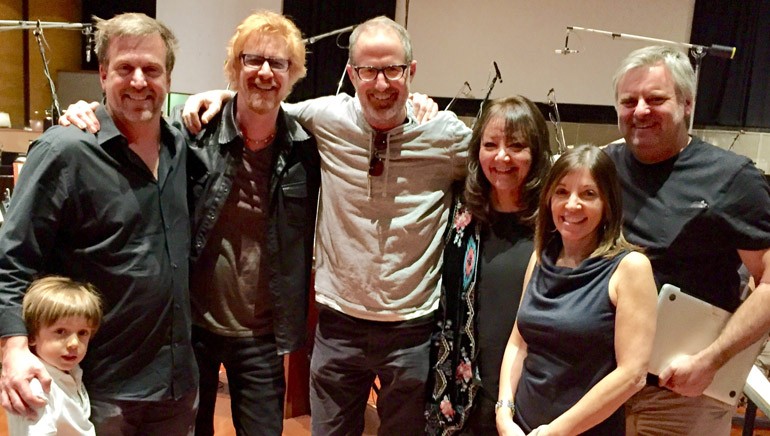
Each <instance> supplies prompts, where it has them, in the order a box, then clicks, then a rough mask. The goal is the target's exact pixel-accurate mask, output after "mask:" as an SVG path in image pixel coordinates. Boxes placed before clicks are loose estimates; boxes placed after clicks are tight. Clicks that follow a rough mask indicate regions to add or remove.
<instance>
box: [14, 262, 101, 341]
mask: <svg viewBox="0 0 770 436" xmlns="http://www.w3.org/2000/svg"><path fill="white" fill-rule="evenodd" d="M22 313H23V316H24V322H25V323H26V325H27V335H28V336H29V337H30V338H34V337H36V336H37V334H38V332H39V331H40V329H41V328H44V327H47V326H50V325H52V324H54V323H55V322H57V321H59V320H60V319H63V318H69V317H73V316H80V317H83V318H85V319H86V320H87V321H88V322H89V324H90V325H91V328H92V329H93V330H94V332H96V330H97V329H98V328H99V325H100V324H101V322H102V299H101V297H100V296H99V293H98V292H97V290H96V288H95V287H94V286H93V285H91V284H89V283H80V282H76V281H74V280H72V279H70V278H67V277H61V276H48V277H43V278H41V279H38V280H35V281H34V282H32V284H31V285H30V286H29V289H27V293H26V294H25V295H24V301H23V303H22Z"/></svg>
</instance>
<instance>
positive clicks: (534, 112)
mask: <svg viewBox="0 0 770 436" xmlns="http://www.w3.org/2000/svg"><path fill="white" fill-rule="evenodd" d="M496 117H502V118H503V119H504V120H505V135H506V139H507V140H508V141H511V142H513V141H514V139H513V137H514V135H516V134H517V133H518V134H520V135H521V137H522V138H523V139H524V142H525V143H526V144H527V146H528V147H529V149H530V152H531V154H532V164H531V165H530V168H529V173H528V174H527V177H526V178H525V179H524V184H523V186H522V187H521V190H522V192H521V196H520V200H521V206H522V210H521V211H520V212H519V216H520V219H521V221H522V222H524V223H525V224H528V225H530V226H532V227H534V225H535V218H536V217H537V203H538V198H539V196H540V188H541V186H542V184H543V180H544V179H545V176H546V174H548V169H549V168H550V167H551V147H550V139H549V134H548V126H547V125H546V122H545V119H544V118H543V115H542V114H541V113H540V110H539V109H538V108H537V106H535V104H534V103H532V102H531V101H530V100H529V99H527V98H526V97H523V96H520V95H517V96H513V97H508V98H501V99H497V100H492V101H489V102H487V104H486V106H485V107H484V111H483V112H482V113H481V117H479V119H478V121H477V122H476V125H475V126H474V127H473V135H472V136H471V142H470V145H469V150H468V177H467V178H466V179H465V192H464V200H465V204H466V206H467V207H468V209H469V210H470V211H471V213H473V216H475V217H476V218H477V219H478V220H480V221H482V222H490V221H493V220H494V215H495V211H494V209H493V208H492V207H491V201H492V186H491V185H490V183H489V180H487V178H486V176H485V175H484V171H483V170H482V168H481V164H480V163H479V150H480V149H481V139H482V136H483V134H484V129H486V127H487V125H488V124H489V122H490V121H491V120H492V119H494V118H496Z"/></svg>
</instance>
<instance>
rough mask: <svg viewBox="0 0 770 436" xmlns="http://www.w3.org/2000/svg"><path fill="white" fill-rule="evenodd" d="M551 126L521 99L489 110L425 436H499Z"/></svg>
mask: <svg viewBox="0 0 770 436" xmlns="http://www.w3.org/2000/svg"><path fill="white" fill-rule="evenodd" d="M550 159H551V150H550V145H549V136H548V126H547V125H546V122H545V119H544V118H543V116H542V114H541V113H540V110H539V109H538V108H537V106H535V104H534V103H532V102H531V101H529V100H528V99H527V98H525V97H521V96H515V97H509V98H504V99H499V100H494V101H491V102H489V103H487V105H486V107H485V108H484V111H483V113H482V114H481V117H480V118H479V120H478V121H477V123H476V125H475V126H474V129H473V135H472V137H471V142H470V147H469V152H468V176H467V178H466V180H465V187H464V190H463V192H462V194H460V195H457V196H456V197H457V198H456V201H455V204H454V207H453V209H452V211H453V215H452V217H451V218H450V220H449V228H448V230H447V237H446V248H445V250H444V270H443V275H442V296H441V303H440V307H439V310H438V312H437V323H436V325H437V327H436V330H435V333H434V336H433V345H432V347H433V349H432V353H431V374H430V377H431V380H430V382H429V384H428V386H429V388H431V391H430V392H429V393H428V404H427V411H426V415H427V419H428V421H427V432H428V433H429V434H440V435H447V434H454V433H458V434H495V432H496V428H495V401H496V398H497V391H498V378H499V373H500V364H501V362H502V358H503V352H504V349H505V344H506V342H507V339H508V334H509V333H510V331H511V328H512V327H513V322H514V319H515V318H516V309H517V308H518V305H519V299H520V297H521V289H522V284H523V280H524V273H525V270H526V266H527V263H528V261H529V258H530V255H531V253H532V250H533V230H534V223H535V219H536V216H537V202H538V198H539V194H540V188H541V185H542V183H543V179H544V178H545V175H546V174H547V172H548V169H549V168H550Z"/></svg>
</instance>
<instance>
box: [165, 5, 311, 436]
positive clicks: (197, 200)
mask: <svg viewBox="0 0 770 436" xmlns="http://www.w3.org/2000/svg"><path fill="white" fill-rule="evenodd" d="M305 74H306V69H305V46H304V43H303V42H302V36H301V33H300V31H299V29H297V27H296V26H295V25H294V23H292V22H291V21H290V20H288V19H287V18H286V17H284V16H283V15H280V14H277V13H274V12H268V11H263V12H257V13H254V14H252V15H250V16H249V17H247V18H246V19H245V20H244V21H243V22H242V23H241V24H240V25H239V26H238V27H237V28H236V30H235V34H234V35H233V36H232V38H231V39H230V43H229V45H228V48H227V60H226V62H225V75H226V76H227V79H228V82H229V83H230V86H231V88H232V89H235V90H236V91H237V94H236V96H235V98H234V99H233V100H231V101H229V102H228V103H227V104H226V105H225V107H224V109H223V110H222V112H221V113H220V114H219V115H218V116H217V117H215V118H214V119H213V120H212V122H210V123H209V124H208V126H207V128H206V129H205V130H204V131H203V132H201V133H200V134H198V135H193V134H190V133H189V132H187V131H186V130H184V129H182V130H183V131H185V132H186V134H187V140H188V144H189V145H190V151H191V153H190V158H189V161H188V173H189V177H190V183H189V192H190V194H191V200H192V202H191V207H194V209H191V214H192V216H193V228H192V231H193V232H192V248H191V256H190V257H191V265H192V267H191V269H190V293H191V301H192V314H193V330H192V339H193V346H194V348H195V356H196V359H197V361H198V366H199V369H200V405H199V408H198V416H197V420H196V434H198V435H213V434H214V428H213V418H214V406H215V403H216V394H217V387H218V382H219V368H220V364H224V366H225V369H226V371H227V378H228V381H229V383H228V386H229V388H230V395H231V401H232V402H231V408H232V416H233V425H234V427H235V429H236V432H237V433H238V434H239V435H250V434H253V435H280V434H281V433H282V430H283V401H284V393H285V390H286V389H285V381H284V366H283V355H284V354H287V353H289V352H291V351H294V350H296V349H298V348H299V347H301V346H302V345H303V344H304V339H305V331H306V319H307V307H308V290H309V287H310V270H311V266H312V247H313V230H314V224H315V213H316V202H317V198H318V187H319V184H320V173H319V166H320V162H319V157H318V151H317V147H316V143H315V139H314V138H313V137H312V136H310V135H309V134H308V133H307V132H305V131H304V130H303V129H302V127H301V126H300V125H299V123H297V121H296V120H295V119H294V118H293V117H290V116H288V115H287V114H286V113H285V112H284V111H283V110H282V109H281V102H282V101H283V100H284V99H285V98H286V97H287V96H288V95H289V93H290V92H291V89H292V88H293V86H294V84H295V83H297V81H299V79H301V78H302V77H304V76H305ZM179 112H181V111H177V112H176V113H175V114H174V116H173V119H174V120H175V122H177V123H179V124H181V118H180V117H179V115H180V113H179ZM192 205H194V206H192Z"/></svg>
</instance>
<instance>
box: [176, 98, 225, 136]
mask: <svg viewBox="0 0 770 436" xmlns="http://www.w3.org/2000/svg"><path fill="white" fill-rule="evenodd" d="M234 95H235V93H234V92H232V91H225V90H219V89H216V90H213V91H206V92H201V93H200V94H195V95H191V96H190V97H189V98H188V99H187V101H186V102H185V104H184V110H183V111H182V120H184V125H185V127H187V130H189V131H190V133H192V134H193V135H197V134H198V133H199V132H200V131H201V130H202V129H203V126H204V125H206V124H208V122H209V121H211V119H212V118H214V115H216V114H218V113H219V111H221V110H222V105H223V104H224V103H225V102H226V101H228V100H230V99H231V98H233V96H234ZM201 111H203V114H201V113H200V112H201Z"/></svg>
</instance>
